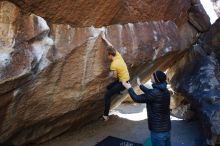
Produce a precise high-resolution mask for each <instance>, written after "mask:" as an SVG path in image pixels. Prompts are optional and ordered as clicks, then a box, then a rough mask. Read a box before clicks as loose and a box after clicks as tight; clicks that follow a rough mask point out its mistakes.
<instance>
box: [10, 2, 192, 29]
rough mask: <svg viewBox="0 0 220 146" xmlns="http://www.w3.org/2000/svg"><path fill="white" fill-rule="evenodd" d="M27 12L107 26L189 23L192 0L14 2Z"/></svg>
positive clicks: (66, 20)
mask: <svg viewBox="0 0 220 146" xmlns="http://www.w3.org/2000/svg"><path fill="white" fill-rule="evenodd" d="M10 1H12V2H14V3H15V4H17V5H18V6H19V7H21V8H22V10H23V11H24V12H32V13H35V14H36V15H39V16H41V17H44V18H46V19H47V20H50V21H52V22H55V23H65V24H71V25H72V26H80V27H82V26H91V25H95V26H103V25H109V24H117V23H128V22H138V21H158V20H165V21H166V20H173V21H175V22H176V23H178V24H183V23H185V22H186V21H187V20H188V18H187V16H188V14H187V11H188V9H189V8H190V7H191V5H190V4H191V1H190V0H166V1H163V2H161V0H141V1H136V0H126V1H125V0H92V1H88V0H75V1H72V0H54V1H53V2H52V3H51V2H50V1H45V0H34V1H33V0H19V1H18V0H10Z"/></svg>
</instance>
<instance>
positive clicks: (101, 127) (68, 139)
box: [35, 104, 200, 146]
mask: <svg viewBox="0 0 220 146" xmlns="http://www.w3.org/2000/svg"><path fill="white" fill-rule="evenodd" d="M146 115H147V113H146V108H145V104H122V105H120V106H119V107H118V108H116V109H114V110H112V112H111V116H110V120H109V121H108V122H104V121H101V120H99V121H96V122H94V123H91V124H89V125H87V126H85V127H84V128H82V129H80V130H79V131H75V132H74V131H68V132H66V133H65V134H63V135H61V136H59V137H57V138H55V139H53V140H51V141H49V142H46V143H44V144H40V145H35V146H94V145H95V144H97V143H98V142H100V141H102V140H103V139H104V138H106V137H107V136H114V137H118V138H122V139H126V140H129V141H133V142H136V143H142V144H143V143H144V141H145V140H146V138H147V137H149V134H150V132H149V130H148V124H147V116H146ZM171 119H172V142H175V143H180V144H189V145H190V144H194V142H195V140H198V139H199V137H200V132H199V126H198V123H197V121H190V122H187V121H183V120H180V119H177V118H174V117H171Z"/></svg>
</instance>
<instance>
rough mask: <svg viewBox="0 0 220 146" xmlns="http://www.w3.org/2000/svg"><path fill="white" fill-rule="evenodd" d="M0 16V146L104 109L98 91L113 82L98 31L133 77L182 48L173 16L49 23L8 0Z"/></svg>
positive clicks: (52, 131)
mask: <svg viewBox="0 0 220 146" xmlns="http://www.w3.org/2000/svg"><path fill="white" fill-rule="evenodd" d="M8 10H10V11H8ZM0 14H1V15H0V20H1V23H0V25H1V26H2V27H1V28H4V29H1V32H2V33H1V34H3V35H1V36H0V40H1V42H2V43H1V48H3V49H1V60H2V61H1V64H0V69H1V76H0V86H1V90H0V95H1V96H0V98H1V104H0V116H1V119H2V120H1V122H0V135H1V136H0V143H4V144H15V145H21V144H24V143H32V142H43V141H45V140H48V139H50V138H53V137H54V136H57V135H59V134H61V133H62V132H64V131H66V130H67V129H69V128H70V127H73V128H75V129H76V128H79V127H80V126H82V125H83V124H85V123H88V122H90V121H91V120H93V119H96V118H98V117H99V116H100V115H101V114H102V110H103V100H102V98H103V97H102V96H103V92H104V91H105V86H106V85H107V84H108V83H109V82H110V81H109V80H107V79H106V75H107V72H108V66H109V62H108V61H107V59H106V54H105V53H106V52H105V49H104V48H105V44H104V43H103V41H102V40H101V38H100V36H99V34H100V32H101V31H104V32H105V35H106V37H107V39H109V41H110V42H112V44H113V45H114V46H115V47H116V49H118V50H119V51H120V53H121V54H122V55H123V56H124V58H125V60H126V62H127V64H128V67H129V70H130V72H131V74H132V73H134V72H135V71H136V70H137V68H138V67H139V66H141V65H143V64H146V63H148V62H152V61H154V60H157V59H159V58H161V57H162V56H164V55H166V54H169V53H172V52H173V54H175V53H174V52H175V51H178V50H182V49H184V48H180V46H181V45H180V41H181V38H180V34H179V30H178V28H177V26H176V24H175V23H173V22H171V21H167V22H164V21H157V22H143V23H134V24H132V23H128V24H125V25H111V26H108V27H102V28H94V27H84V28H73V27H71V26H69V25H65V24H51V25H50V27H49V26H48V25H47V23H46V21H44V20H43V19H42V18H41V17H38V16H36V15H33V14H31V15H27V14H23V13H21V11H20V9H18V8H17V7H16V6H15V5H13V4H11V3H8V2H1V11H0ZM6 36H7V37H6ZM167 58H168V60H169V59H170V57H169V56H168V57H167ZM162 61H163V62H166V60H162ZM160 65H161V64H156V66H160ZM167 65H168V63H167ZM142 69H143V68H142ZM84 119H86V121H85V120H84Z"/></svg>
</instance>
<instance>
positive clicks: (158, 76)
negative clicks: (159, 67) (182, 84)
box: [153, 71, 167, 83]
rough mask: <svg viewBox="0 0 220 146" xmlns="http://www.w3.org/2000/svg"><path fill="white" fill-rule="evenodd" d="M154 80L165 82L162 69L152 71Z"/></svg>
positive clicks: (165, 77) (165, 78)
mask: <svg viewBox="0 0 220 146" xmlns="http://www.w3.org/2000/svg"><path fill="white" fill-rule="evenodd" d="M153 76H154V80H155V82H156V83H163V82H166V80H167V76H166V74H165V73H164V72H162V71H156V72H154V73H153Z"/></svg>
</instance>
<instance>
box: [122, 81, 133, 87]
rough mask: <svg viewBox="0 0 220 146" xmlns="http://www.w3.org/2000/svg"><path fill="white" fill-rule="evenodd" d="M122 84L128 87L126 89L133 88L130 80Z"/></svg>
mask: <svg viewBox="0 0 220 146" xmlns="http://www.w3.org/2000/svg"><path fill="white" fill-rule="evenodd" d="M122 85H123V86H124V87H125V88H126V89H130V88H131V84H130V83H129V82H128V83H127V82H122Z"/></svg>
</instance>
